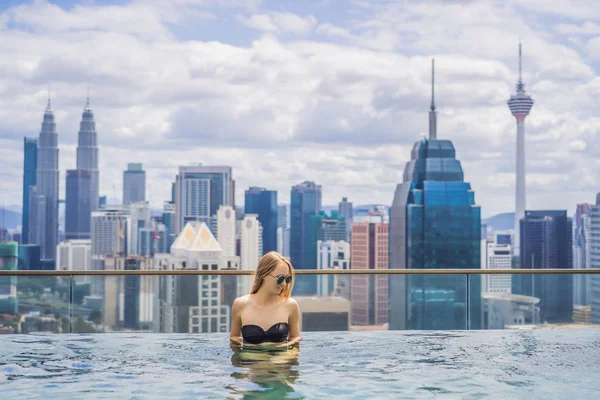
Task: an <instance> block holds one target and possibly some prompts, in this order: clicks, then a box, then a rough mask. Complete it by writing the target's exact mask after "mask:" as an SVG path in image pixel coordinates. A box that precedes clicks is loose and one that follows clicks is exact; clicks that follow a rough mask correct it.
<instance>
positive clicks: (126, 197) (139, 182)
mask: <svg viewBox="0 0 600 400" xmlns="http://www.w3.org/2000/svg"><path fill="white" fill-rule="evenodd" d="M140 201H146V171H144V169H143V168H142V164H140V163H129V164H127V170H125V171H123V205H128V204H130V203H137V202H140Z"/></svg>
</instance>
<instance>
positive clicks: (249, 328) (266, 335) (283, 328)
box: [242, 322, 290, 344]
mask: <svg viewBox="0 0 600 400" xmlns="http://www.w3.org/2000/svg"><path fill="white" fill-rule="evenodd" d="M289 333H290V329H289V327H288V324H287V322H278V323H276V324H275V325H273V326H272V327H270V328H269V329H267V330H266V331H265V330H264V329H263V328H261V327H260V326H258V325H244V326H242V338H243V339H244V343H250V344H260V343H264V342H283V341H285V340H287V338H288V335H289Z"/></svg>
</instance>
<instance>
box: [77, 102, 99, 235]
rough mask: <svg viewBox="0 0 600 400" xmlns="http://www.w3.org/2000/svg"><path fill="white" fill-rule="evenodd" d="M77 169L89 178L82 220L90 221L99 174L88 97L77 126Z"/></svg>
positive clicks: (94, 132)
mask: <svg viewBox="0 0 600 400" xmlns="http://www.w3.org/2000/svg"><path fill="white" fill-rule="evenodd" d="M77 169H78V170H80V171H88V173H89V176H90V189H89V201H90V211H89V213H88V215H82V218H85V219H90V218H91V213H92V211H96V210H97V209H98V207H99V203H100V195H99V192H100V187H99V185H100V178H99V175H100V174H99V171H98V138H97V135H96V122H94V112H93V111H92V108H91V107H90V97H89V95H88V97H87V99H86V102H85V107H84V108H83V114H82V116H81V123H80V124H79V135H78V137H77ZM81 193H82V194H87V193H85V190H82V191H81ZM88 226H89V223H88ZM88 233H89V230H88ZM88 237H89V236H88Z"/></svg>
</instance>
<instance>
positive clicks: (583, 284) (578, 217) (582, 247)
mask: <svg viewBox="0 0 600 400" xmlns="http://www.w3.org/2000/svg"><path fill="white" fill-rule="evenodd" d="M590 208H591V205H590V204H587V203H584V204H577V209H576V211H575V220H574V221H573V222H574V223H573V269H587V268H590V265H589V254H590V252H589V251H588V250H589V240H590V239H591V235H590V233H591V232H590V219H589V217H590V215H589V212H590ZM589 295H590V281H589V280H588V276H587V275H574V276H573V304H575V305H579V306H588V305H589V304H590V303H589V297H590V296H589Z"/></svg>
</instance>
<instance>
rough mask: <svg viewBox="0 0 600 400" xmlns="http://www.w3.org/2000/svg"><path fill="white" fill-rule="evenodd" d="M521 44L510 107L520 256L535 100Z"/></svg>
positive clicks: (516, 245) (516, 246) (515, 243)
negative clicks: (528, 126)
mask: <svg viewBox="0 0 600 400" xmlns="http://www.w3.org/2000/svg"><path fill="white" fill-rule="evenodd" d="M521 70H522V68H521V43H519V81H518V82H517V93H516V94H514V95H512V96H510V99H509V100H508V107H509V108H510V112H511V113H512V115H514V117H515V118H516V120H517V168H516V170H517V180H516V196H515V197H516V201H515V240H514V241H513V253H514V255H515V256H518V255H519V254H520V246H521V243H520V237H521V229H520V221H521V220H522V219H523V218H524V217H525V117H527V116H528V115H529V112H530V111H531V107H533V100H532V99H531V96H529V95H528V94H526V93H525V84H524V83H523V78H522V74H521Z"/></svg>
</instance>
